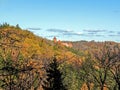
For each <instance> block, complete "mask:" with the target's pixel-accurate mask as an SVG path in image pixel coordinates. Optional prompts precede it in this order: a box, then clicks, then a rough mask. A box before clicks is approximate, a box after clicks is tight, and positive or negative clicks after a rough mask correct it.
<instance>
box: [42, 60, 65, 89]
mask: <svg viewBox="0 0 120 90" xmlns="http://www.w3.org/2000/svg"><path fill="white" fill-rule="evenodd" d="M58 67H59V64H58V62H57V59H56V58H54V59H53V61H52V62H51V63H50V64H49V68H47V69H46V73H47V84H48V85H46V86H45V85H43V89H44V90H66V88H65V86H64V85H63V82H62V80H63V79H62V73H61V72H60V70H59V69H58Z"/></svg>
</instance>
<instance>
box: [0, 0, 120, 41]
mask: <svg viewBox="0 0 120 90" xmlns="http://www.w3.org/2000/svg"><path fill="white" fill-rule="evenodd" d="M4 22H7V23H9V24H11V25H16V24H19V25H20V27H22V28H23V29H29V30H30V31H32V32H34V33H35V34H37V35H40V36H42V37H45V38H48V39H52V38H53V37H54V36H56V37H57V38H58V39H60V40H71V41H79V40H88V41H90V40H95V41H117V42H120V38H119V36H120V0H0V23H4Z"/></svg>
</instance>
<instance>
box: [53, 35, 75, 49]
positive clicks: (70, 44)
mask: <svg viewBox="0 0 120 90" xmlns="http://www.w3.org/2000/svg"><path fill="white" fill-rule="evenodd" d="M53 42H54V43H57V44H59V45H63V46H66V47H70V48H71V47H72V46H73V45H72V43H66V42H62V41H60V40H58V41H57V38H56V37H54V38H53Z"/></svg>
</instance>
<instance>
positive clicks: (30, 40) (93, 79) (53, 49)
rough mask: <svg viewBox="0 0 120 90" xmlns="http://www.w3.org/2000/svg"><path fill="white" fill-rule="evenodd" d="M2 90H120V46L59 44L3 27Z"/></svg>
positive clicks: (0, 49)
mask: <svg viewBox="0 0 120 90" xmlns="http://www.w3.org/2000/svg"><path fill="white" fill-rule="evenodd" d="M67 44H69V46H70V47H69V46H67ZM0 90H120V43H118V42H112V41H105V42H95V41H74V42H72V41H59V42H55V41H53V40H48V39H46V38H43V37H40V36H37V35H35V34H34V33H32V32H30V31H29V30H23V29H21V27H20V26H19V25H18V24H17V25H16V26H12V25H9V24H8V23H3V24H0Z"/></svg>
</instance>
